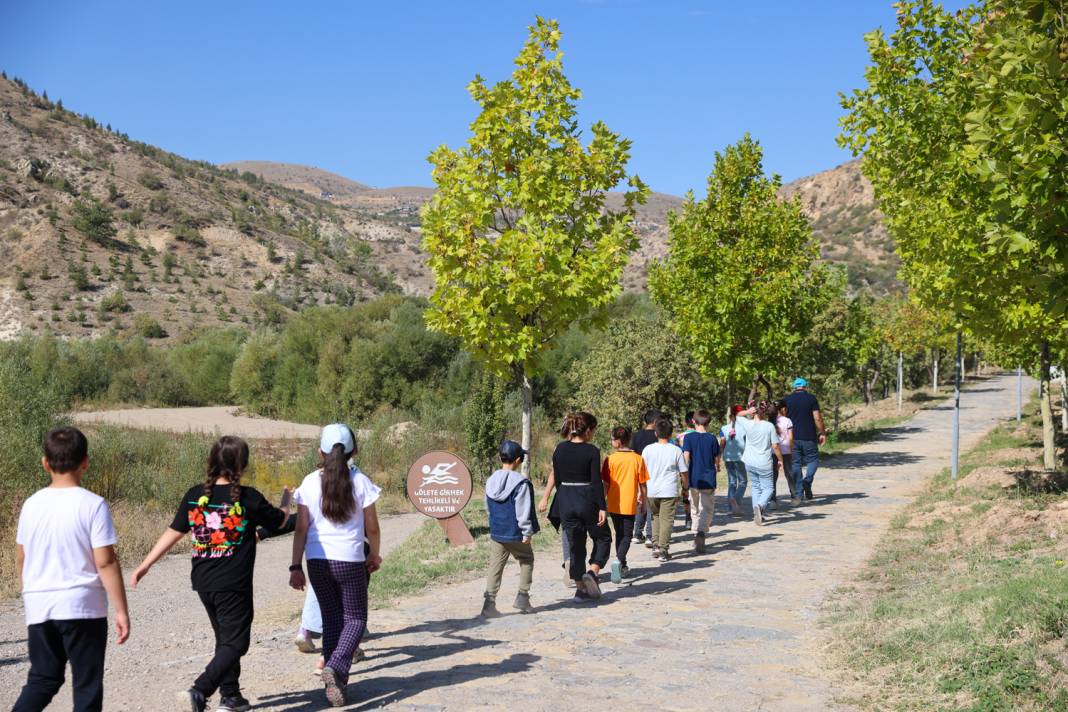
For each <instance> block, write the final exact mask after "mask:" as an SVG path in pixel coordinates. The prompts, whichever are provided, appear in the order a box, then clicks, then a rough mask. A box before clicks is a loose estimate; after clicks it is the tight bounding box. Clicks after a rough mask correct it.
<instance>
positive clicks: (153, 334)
mask: <svg viewBox="0 0 1068 712" xmlns="http://www.w3.org/2000/svg"><path fill="white" fill-rule="evenodd" d="M133 330H134V333H136V334H137V335H138V336H143V337H144V338H146V339H165V338H167V332H166V330H164V328H163V327H162V326H161V325H160V323H159V322H158V321H156V320H155V319H153V318H152V317H150V316H149V315H148V314H138V315H137V316H135V317H134V320H133Z"/></svg>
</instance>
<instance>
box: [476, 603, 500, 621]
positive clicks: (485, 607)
mask: <svg viewBox="0 0 1068 712" xmlns="http://www.w3.org/2000/svg"><path fill="white" fill-rule="evenodd" d="M479 615H480V616H482V617H483V618H500V617H501V612H500V611H498V610H497V604H496V603H495V602H494V600H493V599H492V598H487V599H486V600H485V601H483V602H482V612H481V613H479Z"/></svg>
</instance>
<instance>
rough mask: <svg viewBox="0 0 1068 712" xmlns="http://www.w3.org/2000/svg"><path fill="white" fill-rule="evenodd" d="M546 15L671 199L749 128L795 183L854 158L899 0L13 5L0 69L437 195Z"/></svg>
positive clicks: (107, 111)
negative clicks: (852, 101)
mask: <svg viewBox="0 0 1068 712" xmlns="http://www.w3.org/2000/svg"><path fill="white" fill-rule="evenodd" d="M952 4H958V3H952ZM537 14H541V15H544V16H547V17H553V18H557V19H559V20H560V22H561V26H562V30H563V32H564V42H563V50H564V52H565V69H566V71H567V73H568V76H569V77H570V79H571V81H572V82H573V83H574V84H575V85H576V86H578V87H579V88H581V89H582V90H583V92H584V96H583V100H582V102H581V104H580V112H581V118H582V120H583V125H584V126H588V125H589V123H591V122H592V121H594V120H598V119H600V120H603V121H605V122H606V123H607V124H608V125H609V126H610V127H611V128H612V129H613V130H615V131H618V132H620V133H622V134H623V135H624V136H627V137H629V138H631V139H632V140H633V141H634V155H633V160H632V163H631V166H632V168H633V169H635V170H636V171H637V172H638V173H639V174H640V175H641V176H642V178H644V179H645V181H646V182H647V183H649V184H650V185H651V186H652V187H653V189H654V190H660V191H664V192H669V193H676V194H681V193H683V192H685V191H686V190H687V189H689V188H696V189H698V190H699V192H703V191H702V190H701V189H702V188H703V186H704V182H705V177H706V176H707V174H708V171H709V168H710V167H711V162H712V154H713V151H715V150H717V149H720V148H722V147H723V146H725V145H726V144H728V143H730V142H733V141H735V140H737V139H738V138H739V137H740V136H741V135H742V134H743V133H744V132H746V131H749V132H750V133H752V134H753V136H754V137H756V138H757V139H759V140H760V141H761V142H762V143H763V145H764V147H765V150H766V152H765V167H766V169H767V170H769V171H774V172H777V173H780V174H781V175H782V176H783V177H784V178H785V179H786V180H790V179H792V178H796V177H800V176H804V175H808V174H810V173H814V172H816V171H820V170H823V169H826V168H830V167H832V166H835V165H837V164H838V163H841V162H842V161H845V160H847V159H848V157H849V156H848V155H847V154H846V153H845V152H843V151H841V150H840V149H838V148H837V146H836V145H835V142H834V138H835V135H836V133H837V119H838V117H839V115H840V113H841V111H840V109H839V107H838V101H837V92H839V91H846V90H849V89H852V88H854V87H856V86H859V85H860V82H861V81H862V76H863V69H864V66H865V64H866V59H867V55H866V52H865V47H864V43H863V40H862V35H863V33H865V32H867V31H868V30H871V29H873V28H875V27H877V26H880V25H881V26H884V27H888V28H889V27H892V26H893V10H892V9H891V0H815V1H809V2H800V1H798V0H749V1H748V2H728V1H726V0H558V1H557V2H522V1H520V0H486V1H480V2H474V1H473V0H455V1H453V2H448V1H443V0H407V1H401V2H374V3H371V2H356V1H355V0H353V1H351V2H340V1H326V2H318V1H317V2H294V1H292V0H285V1H282V0H269V1H268V0H264V1H263V2H253V1H251V0H225V1H222V2H220V1H218V0H212V1H211V2H206V1H204V0H186V1H185V2H144V1H143V0H140V1H130V2H112V1H108V0H104V1H101V2H85V1H84V0H52V1H51V2H36V1H34V0H21V1H19V0H0V68H3V69H5V70H6V71H7V73H8V75H9V76H10V75H15V76H20V77H22V78H23V79H25V80H26V81H27V82H28V83H29V84H30V85H31V86H32V87H34V88H35V89H37V90H38V91H40V90H42V89H46V90H47V91H48V93H49V96H50V97H51V98H52V99H56V98H61V99H63V103H64V105H65V106H66V107H67V108H69V109H72V110H74V111H78V112H80V113H88V114H90V115H92V116H94V117H96V118H97V119H98V120H100V121H101V122H103V123H111V124H112V126H114V127H115V128H117V129H119V130H121V131H125V132H126V133H128V134H130V136H131V137H133V138H137V139H139V140H142V141H146V142H148V143H152V144H155V145H158V146H161V147H163V148H166V149H168V150H171V151H174V152H176V153H179V154H181V155H184V156H187V157H190V158H196V159H203V160H208V161H212V162H215V163H225V162H227V161H235V160H241V159H262V160H275V161H288V162H294V163H303V164H308V165H315V166H320V167H322V168H326V169H328V170H332V171H335V172H337V173H340V174H342V175H346V176H348V177H351V178H353V179H356V180H360V181H363V182H366V183H370V184H371V185H375V186H391V185H429V184H430V176H429V166H428V164H427V163H426V156H427V154H428V153H429V152H430V151H431V149H433V148H434V147H435V146H437V145H439V144H441V143H447V144H449V145H451V146H457V145H459V144H461V143H463V141H464V140H466V136H467V125H468V124H469V122H470V121H471V119H472V118H473V117H474V115H475V105H474V104H473V102H472V101H471V100H470V98H469V97H468V95H467V92H466V91H465V86H466V85H467V83H468V82H469V81H470V80H471V79H472V77H473V76H474V75H475V74H476V73H480V74H482V75H483V76H485V77H486V78H487V79H489V80H498V79H501V78H504V77H505V76H507V75H508V74H509V73H510V72H511V70H512V64H511V62H512V59H513V58H514V56H515V55H516V53H517V52H518V50H519V48H520V46H521V44H522V42H523V40H524V38H525V36H526V27H527V25H529V24H530V23H531V22H532V21H533V18H534V17H535V15H537Z"/></svg>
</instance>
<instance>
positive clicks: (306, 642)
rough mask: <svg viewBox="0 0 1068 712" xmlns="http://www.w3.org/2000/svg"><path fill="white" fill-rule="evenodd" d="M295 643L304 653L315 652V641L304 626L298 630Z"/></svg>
mask: <svg viewBox="0 0 1068 712" xmlns="http://www.w3.org/2000/svg"><path fill="white" fill-rule="evenodd" d="M293 644H294V645H296V646H297V650H299V651H300V652H302V653H314V652H315V641H314V640H312V637H311V634H310V633H309V632H308V631H306V630H304V629H303V628H301V629H300V630H298V631H297V637H295V638H294V639H293Z"/></svg>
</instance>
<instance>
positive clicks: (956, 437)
mask: <svg viewBox="0 0 1068 712" xmlns="http://www.w3.org/2000/svg"><path fill="white" fill-rule="evenodd" d="M961 341H962V339H961V333H960V332H959V331H958V332H957V358H956V368H955V369H954V372H953V398H954V403H953V443H952V446H951V447H952V450H951V453H950V459H949V471H950V473H952V477H953V479H954V480H956V479H957V473H958V472H959V470H960V383H961V379H962V377H963V375H964V357H963V356H961Z"/></svg>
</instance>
